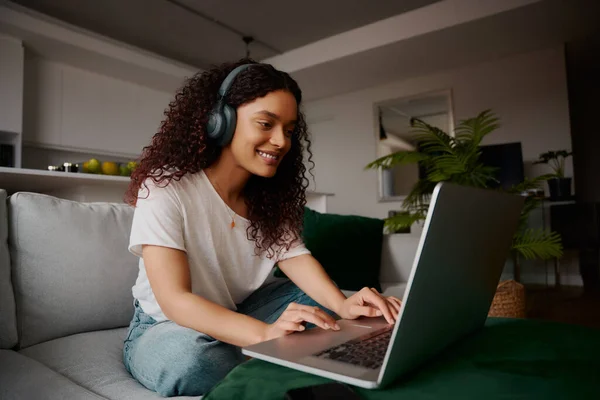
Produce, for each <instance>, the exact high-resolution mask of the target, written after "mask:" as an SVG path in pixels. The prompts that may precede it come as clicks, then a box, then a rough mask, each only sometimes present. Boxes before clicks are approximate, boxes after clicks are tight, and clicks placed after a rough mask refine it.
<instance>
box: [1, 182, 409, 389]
mask: <svg viewBox="0 0 600 400" xmlns="http://www.w3.org/2000/svg"><path fill="white" fill-rule="evenodd" d="M132 217H133V208H131V207H129V206H127V205H125V204H117V203H80V202H75V201H70V200H64V199H58V198H55V197H52V196H47V195H43V194H36V193H25V192H19V193H15V194H12V195H11V196H7V193H6V192H5V191H4V190H1V189H0V399H4V400H9V399H128V400H132V399H152V398H159V396H158V395H157V394H156V393H154V392H151V391H148V390H147V389H145V388H144V387H143V386H142V385H140V384H139V383H138V382H137V381H135V380H134V379H133V378H132V377H131V376H130V375H129V373H128V372H127V371H126V370H125V368H124V366H123V362H122V343H123V338H124V336H125V334H126V331H127V326H128V324H129V322H130V319H131V317H132V314H133V298H132V294H131V287H132V286H133V284H134V282H135V279H136V277H137V273H138V260H137V258H136V257H135V256H133V255H132V254H130V253H129V252H128V251H127V244H128V240H129V232H130V227H131V221H132ZM401 236H402V235H384V237H383V240H382V246H381V247H382V248H381V266H380V273H379V276H380V283H381V288H382V290H383V292H384V294H386V295H395V296H398V297H401V296H402V293H403V292H404V287H405V282H406V281H407V280H408V275H409V273H410V269H411V265H412V260H413V258H414V251H415V250H414V249H416V245H415V243H416V241H418V237H417V236H411V235H408V236H405V237H401ZM272 279H281V278H276V277H273V278H272ZM346 294H351V292H346Z"/></svg>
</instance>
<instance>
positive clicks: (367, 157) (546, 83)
mask: <svg viewBox="0 0 600 400" xmlns="http://www.w3.org/2000/svg"><path fill="white" fill-rule="evenodd" d="M443 89H451V90H452V95H453V110H454V117H455V118H454V119H455V124H456V122H457V121H459V120H461V119H465V118H470V117H473V116H475V115H477V114H478V113H479V112H481V111H483V110H485V109H488V108H489V109H492V110H493V111H494V112H495V113H496V114H497V116H498V117H500V122H501V125H502V126H501V128H499V129H498V130H497V131H495V132H494V133H492V134H491V135H490V136H488V138H487V139H486V140H485V142H484V144H492V143H503V142H514V141H520V142H521V143H522V146H523V157H524V161H525V172H526V175H527V176H530V177H531V176H535V175H538V174H542V173H547V172H549V170H548V169H546V166H543V165H536V166H532V161H533V160H535V159H537V157H538V155H539V154H540V153H542V152H544V151H546V150H549V149H570V148H571V138H570V127H569V110H568V98H567V86H566V77H565V62H564V54H563V49H562V47H558V48H551V49H546V50H541V51H536V52H532V53H528V54H520V55H515V56H512V57H509V58H504V59H499V60H495V61H493V62H487V63H483V64H479V65H472V66H469V67H465V68H461V69H457V70H452V71H446V72H443V73H438V74H435V75H430V76H424V77H419V78H415V79H410V80H404V81H396V82H391V83H389V84H386V85H382V86H377V87H373V88H370V89H367V90H361V91H358V92H353V93H348V94H345V95H341V96H336V97H332V98H326V99H321V100H317V101H314V102H311V103H308V104H307V105H306V106H305V112H306V114H307V119H308V122H309V128H310V130H311V132H312V135H313V153H314V161H315V164H316V166H315V170H314V173H315V182H313V183H312V185H313V187H314V188H315V189H316V190H318V191H323V192H331V193H334V196H333V197H331V198H330V199H329V202H328V211H329V212H332V213H340V214H359V215H365V216H371V217H376V218H384V217H387V215H388V211H389V210H398V209H400V207H401V203H400V202H385V203H381V202H378V201H377V180H376V171H370V170H369V171H365V170H364V167H365V165H367V164H368V163H369V162H370V161H373V160H374V159H375V157H376V140H375V132H377V131H376V129H377V119H376V114H375V110H374V107H373V104H374V103H377V102H381V101H386V100H391V99H394V98H400V97H405V96H411V95H417V94H420V93H425V92H434V91H439V90H443ZM572 173H573V167H572V163H571V161H570V160H569V162H568V163H567V166H566V174H567V176H572ZM540 213H541V211H540ZM538 219H541V217H540V218H538ZM414 228H416V229H413V234H414V235H418V234H419V233H420V232H419V231H420V229H419V228H420V227H419V226H416V227H414ZM525 264H526V265H524V266H523V270H522V279H523V281H526V282H532V281H533V282H538V283H545V282H546V281H548V282H550V283H552V281H553V280H552V279H553V278H552V274H551V272H550V271H551V270H552V264H551V263H545V265H542V266H540V265H534V266H531V265H527V263H525ZM564 264H565V265H563V271H562V273H563V277H562V279H563V281H562V282H563V284H581V280H580V278H579V276H578V272H577V266H576V259H573V258H572V257H571V256H570V255H568V257H567V258H565V260H564ZM509 272H510V271H509ZM507 276H508V277H510V274H509V275H505V277H507Z"/></svg>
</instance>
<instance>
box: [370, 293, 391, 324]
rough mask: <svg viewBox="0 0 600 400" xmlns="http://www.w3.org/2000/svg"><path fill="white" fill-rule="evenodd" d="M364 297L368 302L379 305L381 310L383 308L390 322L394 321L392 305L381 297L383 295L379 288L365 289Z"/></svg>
mask: <svg viewBox="0 0 600 400" xmlns="http://www.w3.org/2000/svg"><path fill="white" fill-rule="evenodd" d="M364 299H365V300H366V301H367V302H368V303H371V304H372V305H374V306H375V307H377V308H378V309H379V310H381V312H382V313H383V316H384V317H385V319H386V321H387V322H388V324H393V323H394V316H393V315H392V312H391V310H390V306H389V305H388V302H387V301H386V300H385V299H384V298H383V297H381V295H380V294H379V293H378V292H377V290H375V289H373V288H371V289H370V290H365V291H364Z"/></svg>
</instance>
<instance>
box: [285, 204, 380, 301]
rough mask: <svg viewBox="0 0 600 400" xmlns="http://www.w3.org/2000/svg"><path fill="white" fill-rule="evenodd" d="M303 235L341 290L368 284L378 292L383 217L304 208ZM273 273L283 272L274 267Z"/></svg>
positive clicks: (308, 245) (357, 288)
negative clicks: (323, 211) (333, 212)
mask: <svg viewBox="0 0 600 400" xmlns="http://www.w3.org/2000/svg"><path fill="white" fill-rule="evenodd" d="M302 237H303V239H304V244H305V245H306V248H307V249H308V250H310V251H311V253H312V255H313V257H315V258H316V259H317V260H318V261H319V262H320V263H321V265H323V268H324V269H325V271H326V272H327V274H329V276H330V277H331V279H332V280H333V281H334V282H335V283H336V284H337V285H338V287H339V288H340V289H344V290H360V289H362V288H363V287H365V286H367V287H374V288H375V289H377V290H378V291H380V292H381V286H380V284H379V269H380V266H381V246H382V242H383V220H381V219H377V218H369V217H362V216H358V215H338V214H327V213H320V212H317V211H314V210H311V209H309V208H305V210H304V231H303V234H302ZM275 276H279V277H284V276H285V274H283V272H282V271H281V270H279V269H277V270H276V271H275Z"/></svg>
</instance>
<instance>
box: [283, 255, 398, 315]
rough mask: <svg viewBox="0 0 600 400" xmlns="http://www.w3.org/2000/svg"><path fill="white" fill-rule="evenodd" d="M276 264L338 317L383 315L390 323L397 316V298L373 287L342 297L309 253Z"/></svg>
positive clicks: (305, 291) (303, 289)
mask: <svg viewBox="0 0 600 400" xmlns="http://www.w3.org/2000/svg"><path fill="white" fill-rule="evenodd" d="M278 264H279V268H281V270H282V271H283V272H284V273H285V274H286V275H287V276H288V278H290V279H291V280H292V282H294V283H295V284H296V285H298V287H299V288H300V289H302V291H304V293H306V294H307V295H309V296H310V297H311V298H312V299H313V300H315V301H316V302H317V303H319V304H321V305H322V306H323V307H326V308H328V309H330V310H331V311H333V312H335V313H336V314H337V315H339V316H340V317H342V318H346V319H354V318H358V317H359V316H367V317H377V316H381V315H383V316H384V317H385V319H386V320H387V321H388V322H389V323H390V324H393V323H394V322H395V319H396V318H398V312H399V311H400V300H399V299H397V298H395V297H387V298H384V297H383V296H381V294H379V293H378V292H377V291H376V290H375V289H373V288H367V287H365V288H363V289H361V290H360V291H359V292H357V293H355V294H353V295H352V296H351V297H349V298H346V296H344V294H343V293H342V292H341V291H340V290H339V289H338V288H337V286H335V284H334V283H333V282H332V281H331V279H330V278H329V276H328V275H327V273H326V272H325V270H324V269H323V267H322V266H321V264H320V263H319V262H318V261H317V260H316V259H315V258H314V257H313V256H312V255H310V254H304V255H301V256H297V257H293V258H289V259H287V260H283V261H280V262H279V263H278Z"/></svg>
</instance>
